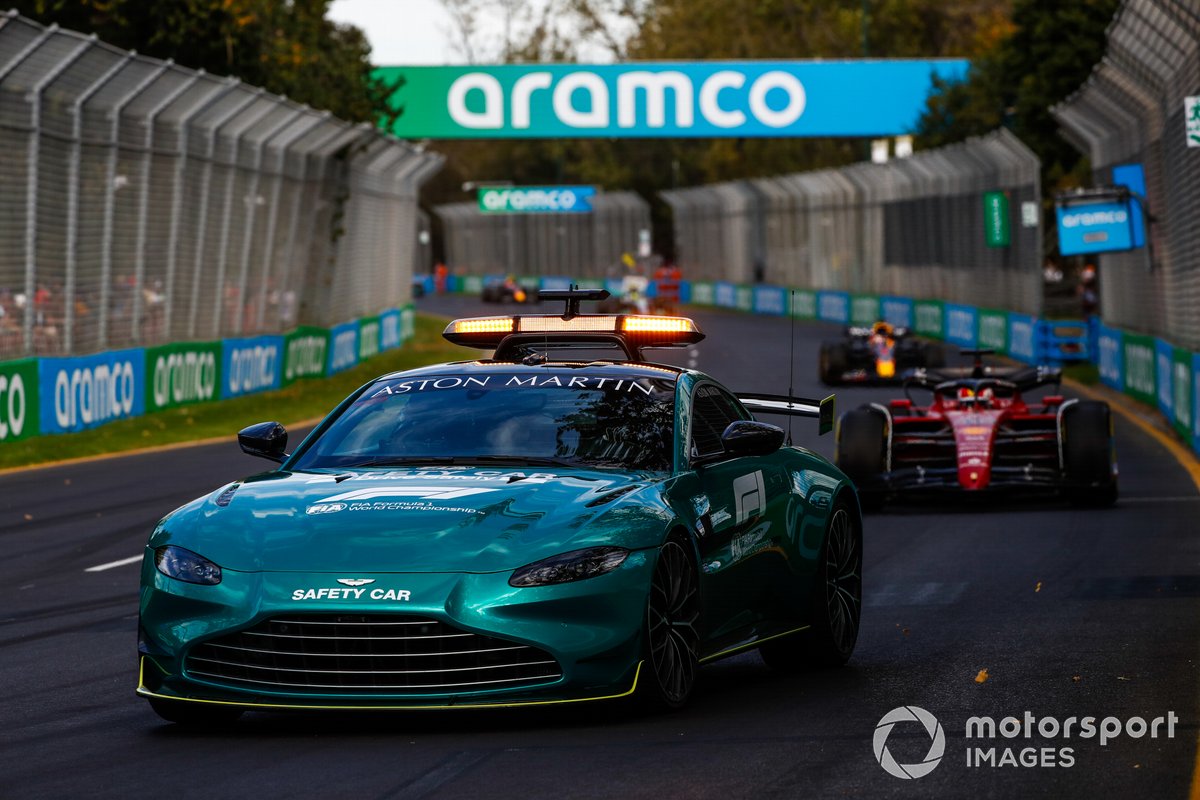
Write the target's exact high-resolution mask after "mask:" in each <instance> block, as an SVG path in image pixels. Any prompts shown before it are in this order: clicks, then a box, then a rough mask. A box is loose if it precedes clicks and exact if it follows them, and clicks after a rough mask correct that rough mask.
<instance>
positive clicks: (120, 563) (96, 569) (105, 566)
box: [84, 556, 142, 572]
mask: <svg viewBox="0 0 1200 800" xmlns="http://www.w3.org/2000/svg"><path fill="white" fill-rule="evenodd" d="M141 560H142V557H141V556H130V557H129V558H122V559H121V560H120V561H110V562H108V563H107V564H97V565H96V566H94V567H88V568H87V569H85V570H84V572H103V571H104V570H106V569H112V568H113V567H123V566H125V565H126V564H134V563H136V562H138V561H141Z"/></svg>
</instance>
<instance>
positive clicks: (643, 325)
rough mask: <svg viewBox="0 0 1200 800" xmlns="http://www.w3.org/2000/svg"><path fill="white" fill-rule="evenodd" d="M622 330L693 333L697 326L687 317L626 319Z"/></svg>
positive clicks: (631, 331) (635, 317)
mask: <svg viewBox="0 0 1200 800" xmlns="http://www.w3.org/2000/svg"><path fill="white" fill-rule="evenodd" d="M621 330H623V331H625V332H626V333H693V332H695V330H696V325H695V323H694V322H692V321H691V320H690V319H686V318H685V317H637V316H629V317H625V318H624V319H623V321H622V323H621Z"/></svg>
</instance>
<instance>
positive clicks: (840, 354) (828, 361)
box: [817, 342, 850, 386]
mask: <svg viewBox="0 0 1200 800" xmlns="http://www.w3.org/2000/svg"><path fill="white" fill-rule="evenodd" d="M849 364H850V352H849V348H847V347H846V343H845V342H821V356H820V363H819V365H818V367H817V371H818V373H819V376H818V377H820V379H821V382H822V383H824V384H826V385H827V386H836V385H837V384H839V383H841V382H842V376H843V375H844V374H845V373H846V370H847V369H848V367H849Z"/></svg>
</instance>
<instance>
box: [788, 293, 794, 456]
mask: <svg viewBox="0 0 1200 800" xmlns="http://www.w3.org/2000/svg"><path fill="white" fill-rule="evenodd" d="M788 319H789V320H790V321H791V326H792V330H791V334H790V339H791V350H790V351H789V352H788V404H789V405H790V404H791V402H792V398H793V397H795V396H796V393H795V392H793V391H792V384H793V383H794V381H795V377H796V290H795V289H792V291H791V296H790V297H789V298H788ZM787 445H788V447H791V446H792V416H791V414H789V415H788V428H787Z"/></svg>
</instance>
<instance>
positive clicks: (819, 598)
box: [759, 499, 863, 672]
mask: <svg viewBox="0 0 1200 800" xmlns="http://www.w3.org/2000/svg"><path fill="white" fill-rule="evenodd" d="M862 553H863V548H862V523H861V522H860V521H859V520H858V518H857V516H856V515H855V513H854V511H853V509H852V508H850V504H849V503H847V502H845V501H843V500H841V499H839V500H838V502H837V503H836V504H834V507H833V512H832V513H831V514H830V515H829V523H828V525H827V526H826V532H825V541H824V543H822V545H821V553H820V556H819V558H818V562H817V571H816V574H815V575H814V576H813V586H812V594H811V596H810V600H809V609H808V613H809V617H808V619H809V626H810V627H809V628H808V630H806V631H802V632H801V633H798V634H793V635H791V636H787V637H784V638H782V639H776V640H775V641H772V642H767V643H766V644H764V645H762V646H761V647H760V648H759V654H760V655H761V656H762V659H763V661H765V662H766V663H767V666H768V667H770V668H771V669H773V670H776V671H780V672H795V671H798V670H801V669H806V668H807V669H812V668H817V669H821V668H829V667H840V666H842V665H843V664H845V663H846V662H847V661H848V660H849V659H850V656H851V655H852V654H853V653H854V645H855V643H856V642H857V641H858V631H859V627H860V624H861V621H862V561H863V558H862Z"/></svg>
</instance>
